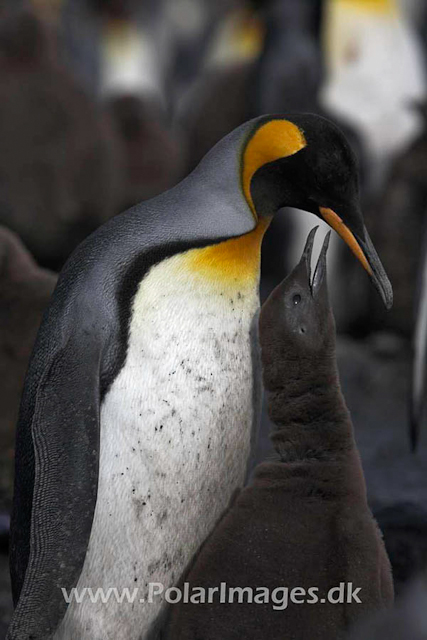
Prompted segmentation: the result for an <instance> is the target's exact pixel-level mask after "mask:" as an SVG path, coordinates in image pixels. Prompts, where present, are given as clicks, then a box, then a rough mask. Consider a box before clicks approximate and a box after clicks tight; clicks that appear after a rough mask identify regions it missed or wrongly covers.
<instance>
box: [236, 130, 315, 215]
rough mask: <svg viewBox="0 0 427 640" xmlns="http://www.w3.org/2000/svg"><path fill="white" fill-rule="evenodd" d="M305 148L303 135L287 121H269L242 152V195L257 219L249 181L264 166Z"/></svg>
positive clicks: (305, 143)
mask: <svg viewBox="0 0 427 640" xmlns="http://www.w3.org/2000/svg"><path fill="white" fill-rule="evenodd" d="M306 146H307V142H306V140H305V137H304V134H303V132H302V131H301V129H299V128H298V127H297V126H296V125H295V124H294V123H293V122H289V120H270V122H266V123H265V124H263V125H262V126H261V127H260V128H259V129H257V131H256V132H255V134H254V135H253V136H252V138H251V139H250V140H249V142H248V143H247V145H246V148H245V150H244V152H243V159H242V165H243V166H242V186H243V193H244V194H245V198H246V201H247V203H248V204H249V206H250V208H251V209H252V213H253V214H254V216H255V218H256V217H257V215H256V211H255V207H254V203H253V200H252V195H251V180H252V178H253V176H254V175H255V173H256V172H257V171H258V169H260V168H261V167H262V166H264V165H265V164H268V163H269V162H274V160H279V159H280V158H286V157H287V156H292V155H294V154H295V153H298V151H301V149H303V148H304V147H306Z"/></svg>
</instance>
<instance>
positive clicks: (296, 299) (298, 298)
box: [292, 293, 301, 304]
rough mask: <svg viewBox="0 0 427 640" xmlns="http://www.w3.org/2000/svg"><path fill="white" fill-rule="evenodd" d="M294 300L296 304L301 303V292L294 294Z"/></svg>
mask: <svg viewBox="0 0 427 640" xmlns="http://www.w3.org/2000/svg"><path fill="white" fill-rule="evenodd" d="M292 302H293V303H294V304H299V303H300V302H301V296H300V294H299V293H296V294H295V295H294V297H293V298H292Z"/></svg>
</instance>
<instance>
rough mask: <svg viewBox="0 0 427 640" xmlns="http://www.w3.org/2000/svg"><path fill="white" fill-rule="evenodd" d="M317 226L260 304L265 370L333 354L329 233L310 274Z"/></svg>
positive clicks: (306, 361) (308, 363) (333, 332)
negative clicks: (285, 274)
mask: <svg viewBox="0 0 427 640" xmlns="http://www.w3.org/2000/svg"><path fill="white" fill-rule="evenodd" d="M317 229H318V227H315V228H314V229H313V230H312V231H311V232H310V234H309V236H308V238H307V242H306V245H305V249H304V252H303V255H302V258H301V260H300V262H299V263H298V265H297V266H296V267H295V269H294V270H293V271H292V272H291V273H290V274H289V276H288V277H287V278H286V279H285V280H283V282H281V284H279V286H278V287H276V289H274V291H273V292H272V293H271V295H270V296H269V298H268V299H267V300H266V302H265V303H264V304H263V306H262V309H261V313H260V319H259V330H260V344H261V350H262V360H263V368H264V373H265V372H266V369H268V368H269V367H270V368H271V367H273V368H274V370H275V371H276V372H278V371H279V370H282V369H283V367H282V365H283V366H284V367H285V370H286V369H288V367H289V366H292V363H297V364H298V366H299V365H301V364H302V363H305V364H306V365H308V366H311V365H313V366H317V364H318V363H319V362H322V361H323V360H324V358H325V357H328V356H329V357H332V358H334V357H335V323H334V317H333V314H332V310H331V306H330V304H329V297H328V287H327V281H326V255H327V251H328V245H329V238H330V233H331V232H329V233H328V234H327V236H326V238H325V240H324V243H323V247H322V250H321V252H320V256H319V259H318V262H317V265H316V268H315V271H314V275H313V277H311V267H310V261H311V254H312V249H313V242H314V236H315V234H316V231H317ZM267 375H268V372H267Z"/></svg>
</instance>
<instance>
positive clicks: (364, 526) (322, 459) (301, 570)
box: [167, 229, 393, 640]
mask: <svg viewBox="0 0 427 640" xmlns="http://www.w3.org/2000/svg"><path fill="white" fill-rule="evenodd" d="M315 231H316V230H315V229H314V230H313V231H312V232H311V233H310V235H309V237H308V240H307V244H306V248H305V250H304V253H303V256H302V259H301V261H300V263H299V264H298V266H297V267H296V268H295V269H294V270H293V272H292V273H291V274H290V275H289V276H288V277H287V278H286V280H285V281H283V282H282V283H281V284H280V285H279V286H278V287H277V288H276V289H275V290H274V291H273V293H272V294H271V295H270V296H269V298H268V299H267V301H266V302H265V303H264V305H263V306H262V309H261V313H260V319H259V338H260V344H261V359H262V373H263V381H264V387H265V389H266V391H267V392H268V397H269V414H270V417H271V420H272V422H273V423H274V425H275V430H274V432H273V434H272V441H273V443H274V447H275V449H276V452H277V454H278V455H277V459H276V460H272V461H270V462H264V463H262V464H260V465H259V466H258V467H257V468H256V470H255V474H254V481H253V484H252V485H250V486H249V487H247V488H245V489H244V490H243V491H242V492H241V493H240V494H239V496H238V497H237V498H236V500H235V502H234V504H233V505H232V506H231V507H230V509H229V510H228V512H227V513H226V515H225V516H224V517H223V519H222V520H221V522H220V523H219V525H218V526H217V528H216V529H215V531H214V532H213V533H212V535H211V536H210V537H209V539H208V541H207V542H206V543H205V545H204V546H203V547H202V550H201V552H200V554H199V556H198V558H197V560H196V562H195V564H194V567H193V568H192V569H191V570H190V573H189V575H188V576H187V577H186V578H185V582H188V584H189V587H190V591H189V592H190V593H191V592H192V589H193V587H198V588H201V589H204V590H205V594H208V590H209V588H215V587H217V588H218V593H219V592H220V587H221V584H226V585H227V587H228V588H233V587H234V588H235V587H237V588H238V587H247V588H249V589H252V596H251V598H252V601H251V599H247V597H248V596H247V595H245V596H243V598H242V600H241V601H239V600H237V599H234V600H232V601H231V603H230V602H227V600H225V602H224V601H223V602H220V600H219V597H217V598H216V599H215V598H214V599H213V602H212V603H209V601H208V600H205V602H206V604H201V603H203V602H204V601H203V600H201V598H200V595H199V596H198V598H199V599H198V600H197V596H196V598H195V599H194V602H196V603H197V604H194V603H192V602H191V600H190V602H189V603H186V604H177V605H174V606H173V607H172V614H171V624H170V628H169V635H168V636H167V637H168V638H169V639H170V640H196V639H198V638H203V639H204V640H217V639H218V638H222V639H223V640H231V639H232V638H237V637H243V638H245V639H247V640H251V639H254V640H255V639H256V640H258V639H259V638H271V639H272V640H273V639H275V638H277V639H279V638H293V639H299V638H301V639H305V638H316V640H320V639H322V640H323V639H324V640H331V638H338V637H342V634H343V633H344V631H345V629H346V628H347V627H348V626H349V625H350V624H351V623H352V622H353V621H354V620H357V619H358V618H360V617H363V616H364V615H365V616H366V615H367V614H368V613H371V612H373V611H376V610H378V609H382V608H385V607H387V606H390V605H391V604H392V601H393V582H392V577H391V570H390V563H389V560H388V557H387V554H386V551H385V548H384V544H383V541H382V539H381V534H380V532H379V529H378V527H377V525H376V523H375V521H374V519H373V517H372V514H371V512H370V510H369V507H368V504H367V499H366V487H365V482H364V478H363V471H362V467H361V464H360V459H359V454H358V451H357V447H356V443H355V440H354V435H353V427H352V424H351V419H350V415H349V413H348V410H347V407H346V405H345V401H344V398H343V396H342V394H341V390H340V385H339V378H338V370H337V363H336V355H335V326H334V319H333V314H332V310H331V307H330V305H329V300H328V292H327V282H326V253H327V246H328V242H329V234H328V236H327V237H326V239H325V242H324V245H323V249H322V252H321V255H320V258H319V261H318V263H317V267H316V270H315V273H314V276H313V279H312V280H311V274H310V259H311V252H312V246H313V240H314V234H315ZM329 233H330V232H329ZM342 584H345V589H347V585H348V584H351V585H352V587H353V588H358V589H360V591H358V597H359V600H360V602H357V601H353V600H352V599H351V598H350V601H348V600H347V596H348V594H347V591H345V600H344V601H343V602H341V603H339V604H337V603H336V602H335V603H331V602H329V601H328V599H327V594H328V591H329V590H330V589H331V588H333V587H338V586H339V585H342ZM261 586H262V588H263V589H264V588H266V589H267V590H268V597H266V595H265V593H264V595H263V596H262V595H261V594H260V591H259V587H261ZM283 586H285V587H288V588H289V591H291V590H292V589H293V588H294V587H298V588H299V592H298V593H297V594H296V596H295V597H296V600H297V602H295V603H292V602H291V601H288V602H287V603H286V604H287V605H288V606H286V607H285V608H283V609H280V606H276V610H275V609H274V602H276V605H277V601H272V600H271V599H270V598H271V597H272V595H273V594H274V591H275V589H276V588H277V587H283ZM313 587H317V592H316V593H315V597H317V598H318V602H317V603H316V604H313V600H312V595H313V594H311V593H310V591H309V590H310V588H313ZM301 590H304V592H302V591H301ZM257 594H258V601H257V600H256V595H257ZM307 594H308V595H307ZM304 595H306V598H304ZM204 597H205V598H206V595H205V596H204ZM254 597H255V600H253V598H254ZM322 598H323V600H322ZM305 601H307V604H304V602H305ZM285 609H286V610H285Z"/></svg>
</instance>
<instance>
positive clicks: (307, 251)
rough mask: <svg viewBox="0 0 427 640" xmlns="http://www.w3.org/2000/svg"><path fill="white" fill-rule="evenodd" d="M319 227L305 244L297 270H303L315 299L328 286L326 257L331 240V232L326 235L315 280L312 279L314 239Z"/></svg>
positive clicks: (311, 233) (309, 235)
mask: <svg viewBox="0 0 427 640" xmlns="http://www.w3.org/2000/svg"><path fill="white" fill-rule="evenodd" d="M318 228H319V227H314V228H313V229H312V230H311V231H310V233H309V234H308V237H307V241H306V243H305V247H304V251H303V254H302V257H301V260H300V263H299V265H298V266H297V267H296V268H297V269H301V268H302V269H303V271H304V274H305V278H306V279H307V284H308V286H309V288H310V291H311V294H312V296H313V297H316V296H318V295H319V292H320V291H321V290H322V288H323V286H324V285H326V256H327V253H328V247H329V240H330V237H331V232H330V231H329V232H328V233H327V234H326V237H325V239H324V241H323V245H322V249H321V251H320V254H319V258H318V260H317V264H316V267H315V270H314V276H313V279H312V278H311V257H312V253H313V245H314V238H315V236H316V232H317V230H318Z"/></svg>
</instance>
